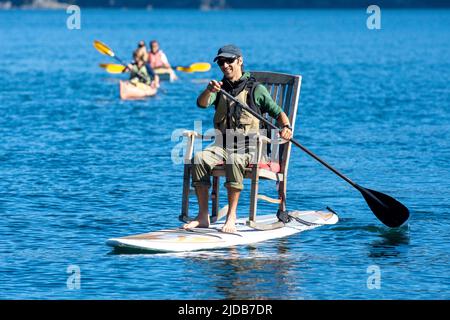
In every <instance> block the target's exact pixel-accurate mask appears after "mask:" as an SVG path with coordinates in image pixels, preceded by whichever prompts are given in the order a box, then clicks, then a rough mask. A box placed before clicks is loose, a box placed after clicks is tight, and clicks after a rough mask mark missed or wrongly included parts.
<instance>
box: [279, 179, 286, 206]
mask: <svg viewBox="0 0 450 320" xmlns="http://www.w3.org/2000/svg"><path fill="white" fill-rule="evenodd" d="M278 196H279V198H280V200H281V202H280V205H279V207H278V209H280V210H281V211H286V181H284V180H283V181H280V183H279V185H278Z"/></svg>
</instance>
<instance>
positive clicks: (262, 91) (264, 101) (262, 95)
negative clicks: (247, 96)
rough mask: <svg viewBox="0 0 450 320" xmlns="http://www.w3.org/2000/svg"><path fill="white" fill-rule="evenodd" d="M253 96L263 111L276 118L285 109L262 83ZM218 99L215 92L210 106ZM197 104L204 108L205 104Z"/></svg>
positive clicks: (248, 74) (211, 97)
mask: <svg viewBox="0 0 450 320" xmlns="http://www.w3.org/2000/svg"><path fill="white" fill-rule="evenodd" d="M250 75H251V74H250V72H245V73H244V74H243V75H242V77H241V79H240V80H243V79H246V78H249V77H250ZM253 98H254V100H255V104H256V105H257V106H258V107H259V108H260V109H261V113H262V114H263V113H268V114H269V115H270V116H271V117H272V118H274V119H276V118H278V116H279V115H280V113H281V112H282V111H283V110H282V109H281V108H280V106H278V105H277V104H276V103H275V101H273V99H272V97H271V96H270V93H269V91H267V89H266V87H265V86H263V85H262V84H258V85H257V86H256V88H255V90H254V93H253ZM216 99H217V93H216V92H213V93H212V94H211V96H210V97H209V100H208V107H209V106H211V105H213V104H214V102H215V101H216ZM197 106H198V107H200V108H204V107H203V106H201V105H199V104H198V101H197Z"/></svg>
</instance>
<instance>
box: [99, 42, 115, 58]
mask: <svg viewBox="0 0 450 320" xmlns="http://www.w3.org/2000/svg"><path fill="white" fill-rule="evenodd" d="M94 48H95V49H97V51H98V52H100V53H101V54H104V55H107V56H110V57H114V52H113V51H112V50H111V49H110V48H109V47H108V46H107V45H106V44H104V43H103V42H100V41H98V40H95V41H94Z"/></svg>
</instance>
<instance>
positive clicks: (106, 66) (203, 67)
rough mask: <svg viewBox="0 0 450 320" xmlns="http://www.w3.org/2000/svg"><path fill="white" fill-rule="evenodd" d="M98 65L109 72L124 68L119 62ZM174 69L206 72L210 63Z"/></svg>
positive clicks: (120, 70) (117, 71)
mask: <svg viewBox="0 0 450 320" xmlns="http://www.w3.org/2000/svg"><path fill="white" fill-rule="evenodd" d="M99 66H100V67H101V68H103V69H105V70H106V71H107V72H109V73H122V72H123V71H124V70H125V68H124V66H123V65H121V64H113V63H101V64H100V65H99ZM175 69H176V70H178V71H182V72H187V73H193V72H207V71H209V70H210V69H211V65H210V64H209V63H207V62H196V63H193V64H191V65H190V66H188V67H175Z"/></svg>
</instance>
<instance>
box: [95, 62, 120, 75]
mask: <svg viewBox="0 0 450 320" xmlns="http://www.w3.org/2000/svg"><path fill="white" fill-rule="evenodd" d="M99 66H100V68H103V69H105V70H106V71H107V72H108V73H112V74H117V73H123V72H124V71H125V69H126V68H125V67H124V66H123V65H121V64H113V63H100V64H99Z"/></svg>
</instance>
